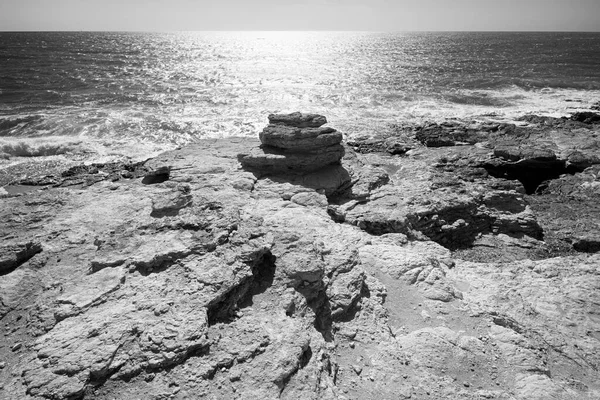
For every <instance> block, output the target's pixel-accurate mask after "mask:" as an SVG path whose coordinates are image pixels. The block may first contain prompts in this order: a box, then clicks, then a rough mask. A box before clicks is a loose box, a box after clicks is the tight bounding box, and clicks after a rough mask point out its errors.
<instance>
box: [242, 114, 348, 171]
mask: <svg viewBox="0 0 600 400" xmlns="http://www.w3.org/2000/svg"><path fill="white" fill-rule="evenodd" d="M326 123H327V119H326V118H325V117H324V116H322V115H318V114H304V113H300V112H295V113H291V114H270V115H269V125H268V126H267V127H266V128H265V129H263V131H262V132H261V133H260V136H259V137H260V141H261V143H262V145H261V146H258V147H255V148H253V149H250V150H249V152H248V153H242V154H239V155H238V159H239V160H240V162H241V163H242V166H243V167H244V168H246V169H251V170H256V171H259V172H262V173H275V174H277V173H290V172H291V173H294V172H296V173H305V172H311V171H316V170H319V169H321V168H323V167H326V166H327V165H332V164H338V163H339V162H340V159H341V158H342V157H343V156H344V147H343V146H342V145H341V141H342V134H341V133H340V132H338V131H336V130H335V129H333V128H329V127H323V126H322V125H324V124H326Z"/></svg>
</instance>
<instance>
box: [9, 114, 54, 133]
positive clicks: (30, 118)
mask: <svg viewBox="0 0 600 400" xmlns="http://www.w3.org/2000/svg"><path fill="white" fill-rule="evenodd" d="M43 119H44V116H43V115H27V116H21V117H7V118H1V117H0V136H5V135H8V134H11V131H12V130H14V129H15V128H25V127H26V126H27V125H30V124H33V123H36V122H39V121H42V120H43Z"/></svg>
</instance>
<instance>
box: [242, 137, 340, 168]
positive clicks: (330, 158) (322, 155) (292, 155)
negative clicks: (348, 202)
mask: <svg viewBox="0 0 600 400" xmlns="http://www.w3.org/2000/svg"><path fill="white" fill-rule="evenodd" d="M343 156H344V147H343V146H342V145H339V144H338V145H334V146H328V147H325V148H320V149H318V150H315V151H311V152H290V151H286V150H280V149H277V148H275V147H269V146H265V145H263V146H261V147H260V148H253V149H251V150H250V151H249V152H244V153H240V154H239V155H238V159H239V161H240V163H241V164H242V166H243V167H244V168H248V169H250V170H257V171H260V172H261V173H270V174H294V173H295V174H302V173H307V172H313V171H317V170H319V169H322V168H324V167H326V166H328V165H333V164H337V163H339V161H340V159H341V158H342V157H343Z"/></svg>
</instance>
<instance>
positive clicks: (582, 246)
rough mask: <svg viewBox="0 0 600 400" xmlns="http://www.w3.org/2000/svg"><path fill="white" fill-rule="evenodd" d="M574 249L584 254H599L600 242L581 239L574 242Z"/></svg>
mask: <svg viewBox="0 0 600 400" xmlns="http://www.w3.org/2000/svg"><path fill="white" fill-rule="evenodd" d="M573 249H574V250H575V251H580V252H582V253H597V252H599V251H600V241H597V240H593V239H579V240H576V241H574V242H573Z"/></svg>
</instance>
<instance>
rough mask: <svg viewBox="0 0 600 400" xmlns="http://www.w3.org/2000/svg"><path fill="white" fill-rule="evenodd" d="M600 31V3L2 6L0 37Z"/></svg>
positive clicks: (11, 2) (296, 0)
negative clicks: (247, 32)
mask: <svg viewBox="0 0 600 400" xmlns="http://www.w3.org/2000/svg"><path fill="white" fill-rule="evenodd" d="M47 30H51V31H72V30H75V31H78V30H89V31H107V30H108V31H115V30H116V31H204V30H259V31H279V30H326V31H335V30H346V31H347V30H349V31H360V30H368V31H596V32H598V31H600V0H212V1H208V0H0V31H47Z"/></svg>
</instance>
